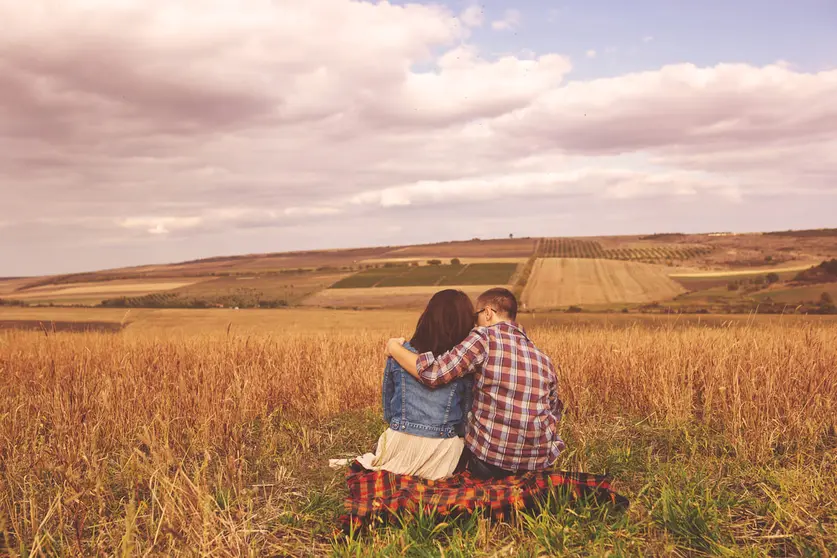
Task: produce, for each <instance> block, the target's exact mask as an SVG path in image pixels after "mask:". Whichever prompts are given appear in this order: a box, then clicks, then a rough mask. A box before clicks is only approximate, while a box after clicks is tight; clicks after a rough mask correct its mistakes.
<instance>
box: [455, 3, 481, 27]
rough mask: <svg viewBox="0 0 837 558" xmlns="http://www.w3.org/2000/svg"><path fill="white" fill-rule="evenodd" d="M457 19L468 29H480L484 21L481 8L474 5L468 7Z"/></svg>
mask: <svg viewBox="0 0 837 558" xmlns="http://www.w3.org/2000/svg"><path fill="white" fill-rule="evenodd" d="M459 19H460V20H462V23H464V24H465V25H467V26H468V27H481V26H482V24H483V21H484V20H485V15H484V13H483V8H482V6H479V5H476V4H474V5H472V6H468V7H467V8H465V9H464V10H463V11H462V13H461V14H460V15H459Z"/></svg>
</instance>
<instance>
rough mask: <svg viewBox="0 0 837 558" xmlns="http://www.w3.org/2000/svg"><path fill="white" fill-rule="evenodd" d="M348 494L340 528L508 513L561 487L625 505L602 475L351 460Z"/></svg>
mask: <svg viewBox="0 0 837 558" xmlns="http://www.w3.org/2000/svg"><path fill="white" fill-rule="evenodd" d="M346 482H347V484H348V485H349V495H348V497H347V498H346V501H345V513H344V514H343V515H342V516H340V525H341V527H342V529H343V530H344V531H345V532H348V531H349V530H350V529H352V528H353V527H354V528H358V527H361V526H363V525H368V524H369V523H370V522H371V520H372V519H374V518H379V519H382V520H384V521H388V520H391V519H392V518H393V517H394V516H395V515H396V514H398V513H403V512H408V513H417V512H419V511H423V512H427V513H430V512H432V511H434V510H435V513H436V514H437V516H451V515H458V514H460V513H463V512H464V513H469V514H470V513H474V512H477V511H480V512H482V513H487V514H489V515H490V516H491V517H492V518H495V519H503V518H507V517H508V516H509V514H510V513H511V512H512V511H514V510H520V509H530V508H532V507H534V506H535V505H537V503H538V502H540V501H543V500H544V499H545V498H546V497H547V495H548V494H549V493H550V491H552V490H553V489H556V488H559V487H565V488H566V489H568V493H569V495H570V497H571V498H573V499H576V498H583V497H590V498H592V499H593V500H594V501H596V502H599V503H602V502H610V503H612V504H614V505H616V506H617V507H619V508H623V509H624V508H627V507H628V499H627V498H625V497H624V496H620V495H619V494H617V493H615V492H613V491H611V489H610V480H609V479H608V477H606V476H604V475H593V474H590V473H574V472H567V471H539V472H527V473H520V474H517V475H512V476H510V477H506V478H504V479H493V480H480V479H476V478H474V477H472V476H471V474H470V473H469V472H468V471H465V472H463V473H461V474H458V475H454V476H453V477H449V478H446V479H442V480H438V481H430V480H424V479H421V478H418V477H412V476H409V475H396V474H394V473H390V472H388V471H369V470H366V469H364V468H363V467H362V466H361V465H360V464H359V463H357V462H356V461H355V462H353V463H352V466H351V467H350V469H349V472H348V473H347V475H346Z"/></svg>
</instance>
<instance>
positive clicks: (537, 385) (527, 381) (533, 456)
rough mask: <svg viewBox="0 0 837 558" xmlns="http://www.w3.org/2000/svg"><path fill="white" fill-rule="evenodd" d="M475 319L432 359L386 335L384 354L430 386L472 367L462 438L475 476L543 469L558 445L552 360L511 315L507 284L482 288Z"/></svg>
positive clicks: (511, 300) (554, 456)
mask: <svg viewBox="0 0 837 558" xmlns="http://www.w3.org/2000/svg"><path fill="white" fill-rule="evenodd" d="M475 318H476V321H477V327H476V328H474V330H473V331H472V332H471V334H470V335H469V336H468V337H467V338H466V339H465V340H464V341H463V342H462V343H460V344H459V345H457V346H456V347H454V348H453V349H451V350H450V351H448V352H447V353H445V354H443V355H440V356H439V357H438V358H434V356H433V353H423V354H421V355H419V356H418V358H416V355H415V353H412V352H410V351H409V350H407V349H405V348H404V347H403V346H402V345H403V343H404V340H403V339H390V340H389V341H388V342H387V349H386V350H387V354H388V355H390V356H392V357H393V358H394V359H395V360H397V361H398V363H399V364H401V366H402V367H404V369H405V370H406V371H407V372H408V373H409V374H411V375H412V376H413V377H415V378H416V379H417V380H419V381H420V382H422V383H423V384H425V385H427V386H430V387H436V386H440V385H444V384H446V383H448V382H451V381H453V380H454V379H456V378H459V377H461V376H464V375H465V374H474V376H475V378H474V379H475V382H474V403H473V407H472V412H471V414H469V417H468V418H469V420H468V427H467V429H466V433H465V445H466V449H467V450H468V451H470V454H471V455H470V463H469V468H470V470H471V471H472V473H473V474H474V475H475V476H477V477H479V478H502V477H504V476H507V475H509V474H512V473H514V472H516V471H538V470H543V469H546V468H548V467H550V466H551V465H552V464H553V463H555V460H556V459H557V458H558V455H559V454H560V453H561V451H562V450H563V449H564V447H565V446H564V442H563V441H562V440H561V438H560V437H559V436H558V432H557V425H558V421H559V420H560V419H561V411H562V408H563V405H562V403H561V400H560V399H559V398H558V393H557V384H558V381H557V377H556V375H555V369H554V367H553V365H552V361H551V360H550V359H549V357H547V356H546V355H545V354H543V353H542V352H541V351H540V350H539V349H538V348H537V347H535V345H534V343H532V341H530V340H529V338H528V337H527V336H526V333H525V332H524V331H523V328H522V327H521V326H520V325H519V324H517V323H516V322H515V319H516V318H517V300H516V299H515V297H514V295H513V294H512V293H511V292H510V291H509V290H508V289H502V288H496V289H490V290H488V291H486V292H484V293H482V294H481V295H480V296H479V298H478V299H477V312H476V315H475Z"/></svg>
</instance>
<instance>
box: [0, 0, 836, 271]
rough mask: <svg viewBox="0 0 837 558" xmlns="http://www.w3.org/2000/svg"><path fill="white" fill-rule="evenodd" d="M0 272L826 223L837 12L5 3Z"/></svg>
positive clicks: (608, 4)
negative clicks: (476, 238) (507, 239)
mask: <svg viewBox="0 0 837 558" xmlns="http://www.w3.org/2000/svg"><path fill="white" fill-rule="evenodd" d="M0 22H2V27H3V31H2V32H0V276H15V275H28V274H42V273H59V272H71V271H83V270H90V269H101V268H107V267H117V266H124V265H131V264H142V263H153V262H169V261H180V260H184V259H192V258H197V257H206V256H213V255H227V254H240V253H252V252H267V251H283V250H292V249H308V248H330V247H353V246H369V245H392V244H404V243H418V242H431V241H440V240H451V239H466V238H471V237H474V236H479V237H483V238H488V237H500V236H507V235H508V234H510V233H512V234H515V235H516V236H543V235H595V234H619V233H650V232H664V231H683V232H688V231H712V230H736V231H748V230H765V229H785V228H800V227H823V226H834V225H837V220H835V214H837V31H835V30H837V3H835V2H834V1H833V0H797V1H795V2H787V1H785V0H759V1H756V0H737V1H735V2H729V1H728V0H704V1H701V2H672V1H671V0H631V1H624V0H556V1H547V0H538V1H535V0H525V1H521V0H517V1H515V2H511V1H500V0H485V1H483V2H479V3H477V2H471V1H468V0H465V1H460V0H449V1H448V2H445V3H442V2H438V3H431V2H426V3H408V2H401V1H397V2H390V3H387V2H362V1H349V0H27V1H26V2H21V1H20V0H0Z"/></svg>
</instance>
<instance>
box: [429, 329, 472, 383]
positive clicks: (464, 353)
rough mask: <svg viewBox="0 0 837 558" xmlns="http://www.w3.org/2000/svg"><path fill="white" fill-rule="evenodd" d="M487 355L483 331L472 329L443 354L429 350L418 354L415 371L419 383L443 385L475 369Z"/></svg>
mask: <svg viewBox="0 0 837 558" xmlns="http://www.w3.org/2000/svg"><path fill="white" fill-rule="evenodd" d="M487 355H488V339H487V338H486V335H485V332H484V331H481V329H474V330H473V331H472V332H471V334H470V335H468V337H466V338H465V340H464V341H462V343H460V344H459V345H457V346H456V347H454V348H453V349H451V350H450V351H448V352H446V353H445V354H443V355H439V356H438V357H434V356H433V353H431V352H427V353H422V354H421V355H419V357H418V360H417V361H416V371H417V372H418V375H419V380H420V381H421V383H423V384H425V385H427V386H429V387H438V386H443V385H445V384H447V383H449V382H452V381H453V380H455V379H457V378H460V377H462V376H464V375H466V374H469V373H471V372H473V371H474V370H476V369H477V367H478V366H479V365H481V364H482V363H483V362H484V361H485V358H486V356H487Z"/></svg>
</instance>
